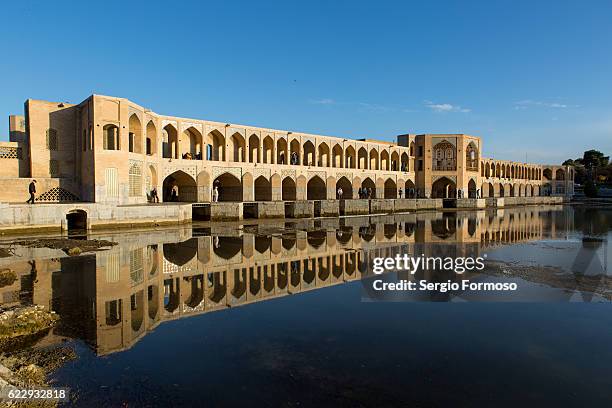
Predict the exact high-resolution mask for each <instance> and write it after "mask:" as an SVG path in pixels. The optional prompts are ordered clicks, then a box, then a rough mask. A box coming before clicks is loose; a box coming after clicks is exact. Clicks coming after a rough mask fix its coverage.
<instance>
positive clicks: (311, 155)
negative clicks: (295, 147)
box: [302, 140, 316, 166]
mask: <svg viewBox="0 0 612 408" xmlns="http://www.w3.org/2000/svg"><path fill="white" fill-rule="evenodd" d="M303 150H304V154H303V156H304V157H303V160H302V163H304V166H315V165H316V163H315V161H314V159H315V147H314V144H312V142H311V141H310V140H307V141H306V143H304V147H303Z"/></svg>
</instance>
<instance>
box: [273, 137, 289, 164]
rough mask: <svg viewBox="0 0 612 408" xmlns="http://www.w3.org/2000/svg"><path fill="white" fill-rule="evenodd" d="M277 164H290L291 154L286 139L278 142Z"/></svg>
mask: <svg viewBox="0 0 612 408" xmlns="http://www.w3.org/2000/svg"><path fill="white" fill-rule="evenodd" d="M276 163H277V164H288V163H289V152H288V151H287V141H286V140H285V139H284V138H280V139H278V140H277V141H276Z"/></svg>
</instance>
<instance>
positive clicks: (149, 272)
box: [24, 207, 573, 354]
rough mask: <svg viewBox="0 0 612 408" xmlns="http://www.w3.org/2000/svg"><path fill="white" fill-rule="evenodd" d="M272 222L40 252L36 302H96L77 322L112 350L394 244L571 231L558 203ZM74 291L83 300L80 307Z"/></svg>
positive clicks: (347, 271)
mask: <svg viewBox="0 0 612 408" xmlns="http://www.w3.org/2000/svg"><path fill="white" fill-rule="evenodd" d="M270 225H272V227H273V228H275V229H276V230H277V231H280V232H278V233H274V234H269V233H265V231H262V232H259V230H257V228H255V229H250V230H249V231H253V232H246V231H247V230H244V229H243V230H237V231H217V232H215V231H212V232H211V231H198V234H197V235H202V234H204V235H202V236H194V231H193V230H191V229H190V228H185V229H178V230H176V231H174V230H172V231H165V232H164V234H147V233H142V234H140V233H133V234H117V235H111V236H105V237H101V238H103V239H109V240H111V241H116V242H118V243H119V245H117V246H115V247H113V249H111V250H109V251H103V252H99V253H96V254H95V255H88V256H81V257H72V258H69V259H68V258H67V259H66V261H62V262H58V261H57V260H37V266H38V269H39V271H45V272H44V273H42V272H39V273H38V276H37V280H36V282H35V283H33V285H34V289H33V293H34V295H33V297H34V301H35V302H36V303H39V304H45V305H51V306H52V307H53V308H54V310H57V311H61V312H62V313H60V314H61V316H62V318H63V319H73V316H78V315H79V313H80V312H79V313H76V311H73V312H72V313H71V312H70V308H71V307H72V308H76V309H78V310H80V309H83V310H86V309H88V306H87V305H91V304H94V305H95V313H94V314H93V315H92V314H91V313H89V317H87V318H86V319H85V321H82V322H81V320H82V319H80V320H79V321H80V323H78V324H81V325H83V326H84V327H87V328H88V330H89V332H88V333H90V334H87V335H86V336H85V337H86V340H87V341H89V342H91V343H92V344H93V345H94V346H96V350H97V352H98V353H100V354H105V353H109V352H114V351H117V350H122V349H125V348H128V347H130V346H131V345H132V344H134V343H135V342H136V341H138V339H140V338H141V337H142V336H143V335H146V333H147V332H149V331H151V330H152V329H154V328H155V327H156V326H157V325H158V324H160V323H161V322H163V321H166V320H171V319H176V318H183V317H188V316H192V315H197V314H201V313H206V312H209V311H214V310H218V309H222V308H227V307H236V306H241V305H247V304H249V303H253V302H259V301H263V300H266V299H270V298H277V297H282V296H288V295H291V294H295V293H300V292H304V291H308V290H313V289H318V288H324V287H327V286H330V285H336V284H341V283H344V282H349V281H353V280H358V279H360V278H362V277H364V276H368V274H370V271H371V268H370V262H371V259H372V257H373V256H378V255H384V254H389V253H392V251H393V248H396V249H395V250H396V251H404V252H407V253H411V251H416V250H417V249H415V248H416V247H415V245H417V244H419V243H429V242H433V243H436V242H441V243H449V244H450V245H448V248H447V249H448V254H449V256H452V255H453V254H456V253H457V252H456V251H457V250H458V249H457V248H458V247H459V246H458V244H461V245H465V244H469V245H473V246H474V247H475V248H477V250H481V251H482V250H486V249H487V248H489V247H494V246H497V245H502V244H509V243H516V242H524V241H529V240H534V239H543V238H548V237H553V238H555V237H565V236H566V234H567V231H569V230H571V229H572V228H573V225H572V218H571V217H568V216H566V214H565V210H563V209H562V208H561V207H542V208H535V207H532V208H517V209H505V210H503V211H497V212H491V211H488V210H487V211H479V212H466V213H461V212H457V213H419V214H403V215H399V214H396V215H381V216H371V217H351V218H346V219H342V220H340V219H330V220H326V221H325V224H322V223H321V221H317V224H315V221H313V220H302V221H298V222H296V224H295V225H293V224H292V225H291V226H288V224H285V223H284V221H279V222H278V224H274V223H266V228H268V229H269V228H270ZM385 251H386V252H385ZM437 255H440V254H437ZM24 268H26V266H25V264H24ZM27 268H30V266H27ZM28 270H29V269H28ZM72 270H75V271H76V270H79V271H81V272H82V271H87V270H89V271H90V272H89V273H85V274H82V273H81V275H80V278H79V279H77V274H76V273H74V274H73V273H68V272H69V271H72ZM45 274H48V276H49V277H48V278H46V275H45ZM51 282H53V285H51ZM74 299H82V302H81V303H79V304H77V305H76V306H73V305H74ZM85 315H87V314H86V313H85ZM75 319H76V318H75ZM70 323H71V324H73V323H74V322H72V321H71V322H70Z"/></svg>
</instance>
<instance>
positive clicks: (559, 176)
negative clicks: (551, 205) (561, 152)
mask: <svg viewBox="0 0 612 408" xmlns="http://www.w3.org/2000/svg"><path fill="white" fill-rule="evenodd" d="M555 179H557V180H565V171H563V169H557V171H556V172H555Z"/></svg>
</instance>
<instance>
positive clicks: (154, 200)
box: [151, 187, 159, 203]
mask: <svg viewBox="0 0 612 408" xmlns="http://www.w3.org/2000/svg"><path fill="white" fill-rule="evenodd" d="M151 202H152V203H159V196H158V195H157V187H153V190H151Z"/></svg>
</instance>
